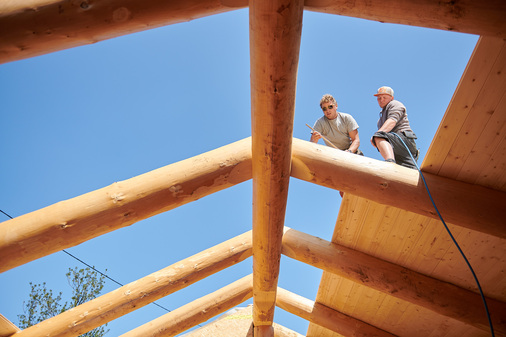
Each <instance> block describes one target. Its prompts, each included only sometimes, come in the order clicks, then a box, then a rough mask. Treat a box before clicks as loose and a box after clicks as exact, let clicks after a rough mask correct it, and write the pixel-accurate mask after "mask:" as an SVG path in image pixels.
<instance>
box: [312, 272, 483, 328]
mask: <svg viewBox="0 0 506 337" xmlns="http://www.w3.org/2000/svg"><path fill="white" fill-rule="evenodd" d="M317 302H318V303H321V304H323V305H326V306H328V307H330V308H333V309H334V310H337V311H340V312H342V313H344V314H346V315H350V316H353V317H355V318H357V319H359V320H362V321H364V322H366V323H369V324H371V325H374V326H376V327H378V328H381V329H383V330H386V331H388V332H390V333H391V334H393V335H397V336H424V337H425V336H459V337H460V336H488V335H489V334H490V332H487V331H484V330H480V329H477V328H475V327H472V326H470V325H467V324H464V323H462V322H460V321H457V320H455V319H451V318H448V317H445V316H443V315H440V314H437V313H435V312H433V311H431V310H428V309H425V308H423V307H420V306H417V305H414V304H411V303H409V302H407V301H404V300H401V299H398V298H395V297H393V296H390V295H387V294H385V293H382V292H379V291H376V290H373V289H371V288H369V287H366V286H363V285H360V284H358V283H354V282H353V281H350V280H347V279H345V278H342V277H339V276H336V275H333V274H331V273H328V272H324V273H323V275H322V280H321V283H320V289H319V291H318V296H317ZM307 336H318V337H337V336H340V335H339V334H336V333H334V332H332V331H329V330H326V329H321V328H320V327H318V326H317V325H315V324H312V323H311V324H310V325H309V327H308V333H307ZM357 336H360V335H359V334H358V335H357Z"/></svg>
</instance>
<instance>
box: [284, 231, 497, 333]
mask: <svg viewBox="0 0 506 337" xmlns="http://www.w3.org/2000/svg"><path fill="white" fill-rule="evenodd" d="M283 254H284V255H286V256H288V257H290V258H293V259H295V260H298V261H301V262H304V263H307V264H310V265H312V266H314V267H316V268H320V269H323V270H325V271H328V272H330V273H333V274H336V275H339V276H342V277H345V278H347V279H350V280H352V281H354V282H357V283H360V284H362V285H365V286H367V287H370V288H373V289H376V290H378V291H381V292H384V293H387V294H389V295H391V296H394V297H397V298H400V299H402V300H405V301H408V302H411V303H413V304H415V305H419V306H422V307H424V308H427V309H429V310H432V311H434V312H437V313H439V314H441V315H444V316H447V317H451V318H453V319H456V320H458V321H461V322H464V323H466V324H469V325H472V326H474V327H476V328H479V329H481V330H483V331H490V327H489V325H488V320H487V317H486V315H485V309H484V305H483V302H482V299H481V296H480V295H479V294H477V293H474V292H472V291H469V290H467V289H463V288H460V287H457V286H455V285H453V284H450V283H446V282H443V281H440V280H437V279H434V278H431V277H428V276H425V275H423V274H420V273H417V272H415V271H412V270H410V269H407V268H404V267H402V266H399V265H396V264H393V263H390V262H387V261H384V260H381V259H378V258H375V257H373V256H371V255H368V254H365V253H362V252H359V251H356V250H353V249H350V248H347V247H344V246H341V245H337V244H334V243H331V242H328V241H325V240H322V239H320V238H317V237H314V236H311V235H309V234H305V233H302V232H299V231H296V230H294V229H288V230H286V232H285V234H284V236H283ZM487 305H488V307H489V310H490V313H491V316H492V323H493V325H494V329H495V330H496V331H497V332H498V333H501V334H504V333H506V315H505V314H506V303H504V302H501V301H498V300H495V299H492V298H487Z"/></svg>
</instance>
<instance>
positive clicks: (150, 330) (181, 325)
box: [121, 275, 253, 337]
mask: <svg viewBox="0 0 506 337" xmlns="http://www.w3.org/2000/svg"><path fill="white" fill-rule="evenodd" d="M252 296H253V275H248V276H245V277H243V278H241V279H240V280H237V281H235V282H233V283H231V284H229V285H227V286H225V287H223V288H221V289H219V290H217V291H215V292H213V293H211V294H209V295H206V296H203V297H201V298H199V299H197V300H195V301H193V302H191V303H188V304H186V305H183V306H182V307H179V308H177V309H175V310H173V311H171V312H169V313H167V314H165V315H163V316H161V317H159V318H157V319H155V320H153V321H151V322H149V323H146V324H144V325H141V326H140V327H138V328H136V329H133V330H130V331H129V332H127V333H125V334H123V335H121V337H148V336H150V337H155V336H157V337H158V336H175V335H177V334H179V333H182V332H184V331H186V330H188V329H190V328H193V327H194V326H196V325H198V324H200V323H203V322H205V321H207V320H208V319H211V318H213V317H215V316H216V315H218V314H221V313H223V312H225V311H227V310H229V309H232V308H233V307H235V306H238V305H240V304H241V303H243V302H244V301H246V300H248V299H249V298H251V297H252Z"/></svg>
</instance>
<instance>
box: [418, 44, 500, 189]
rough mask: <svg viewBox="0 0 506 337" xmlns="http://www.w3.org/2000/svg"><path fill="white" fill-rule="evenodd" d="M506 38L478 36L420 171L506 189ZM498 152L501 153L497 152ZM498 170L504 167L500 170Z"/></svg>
mask: <svg viewBox="0 0 506 337" xmlns="http://www.w3.org/2000/svg"><path fill="white" fill-rule="evenodd" d="M505 89H506V42H505V41H504V40H503V39H496V38H483V37H482V38H480V40H479V41H478V43H477V46H476V48H475V51H474V52H473V55H472V56H471V59H470V61H469V64H468V66H467V68H466V71H465V72H464V74H463V76H462V78H461V80H460V83H459V85H458V87H457V90H456V92H455V94H454V96H453V98H452V100H451V102H450V105H449V106H448V109H447V111H446V113H445V116H444V117H443V120H442V122H441V124H440V127H439V129H438V131H437V133H436V136H435V137H434V140H433V142H432V144H431V146H430V148H429V151H428V152H427V155H426V157H425V159H424V161H423V163H422V165H421V168H422V170H423V171H424V172H430V173H434V174H437V175H440V176H444V177H448V178H452V179H457V180H461V181H465V182H469V183H478V184H480V185H483V186H486V187H490V188H494V189H498V190H502V191H504V187H503V186H504V185H505V183H506V175H504V174H500V173H503V172H504V166H501V165H498V164H497V162H494V163H492V164H491V165H487V163H489V162H490V161H492V159H493V158H497V157H498V155H499V154H500V146H501V143H502V141H503V139H504V132H505V130H504V129H505V123H506V102H505V97H504V96H505ZM498 151H499V153H498ZM501 169H502V170H501Z"/></svg>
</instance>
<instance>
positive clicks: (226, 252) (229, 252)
mask: <svg viewBox="0 0 506 337" xmlns="http://www.w3.org/2000/svg"><path fill="white" fill-rule="evenodd" d="M251 246H252V238H251V231H249V232H246V233H244V234H241V235H239V236H236V237H235V238H232V239H230V240H227V241H225V242H223V243H220V244H219V245H216V246H214V247H212V248H209V249H206V250H204V251H202V252H200V253H198V254H195V255H193V256H191V257H189V258H186V259H184V260H181V261H179V262H177V263H175V264H173V265H171V266H169V267H167V268H164V269H162V270H160V271H157V272H155V273H153V274H151V275H148V276H146V277H143V278H141V279H139V280H137V281H134V282H131V283H129V284H127V285H124V286H122V287H120V288H118V289H116V290H113V291H111V292H109V293H107V294H105V295H102V296H100V297H97V298H95V299H93V300H91V301H89V302H86V303H84V304H81V305H79V306H77V307H75V308H72V309H71V310H68V311H65V312H63V313H61V314H59V315H57V316H55V317H52V318H49V319H47V320H45V321H43V322H41V323H39V324H36V325H34V326H31V327H29V328H27V329H25V330H22V331H20V332H18V333H17V334H16V337H40V336H52V337H63V336H69V337H70V336H79V335H81V334H83V333H85V332H87V331H90V330H92V329H94V328H96V327H99V326H101V325H103V324H105V323H107V322H110V321H112V320H113V319H116V318H118V317H120V316H123V315H125V314H127V313H129V312H132V311H134V310H136V309H139V308H141V307H143V306H145V305H147V304H149V303H152V302H154V301H156V300H158V299H160V298H162V297H165V296H167V295H169V294H171V293H174V292H176V291H178V290H180V289H183V288H185V287H187V286H189V285H191V284H193V283H195V282H197V281H199V280H202V279H203V278H205V277H207V276H209V275H212V274H215V273H217V272H218V271H220V270H223V269H225V268H227V267H230V266H232V265H234V264H236V263H239V262H241V261H244V260H245V259H247V258H248V257H250V256H251V254H252V249H251Z"/></svg>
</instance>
